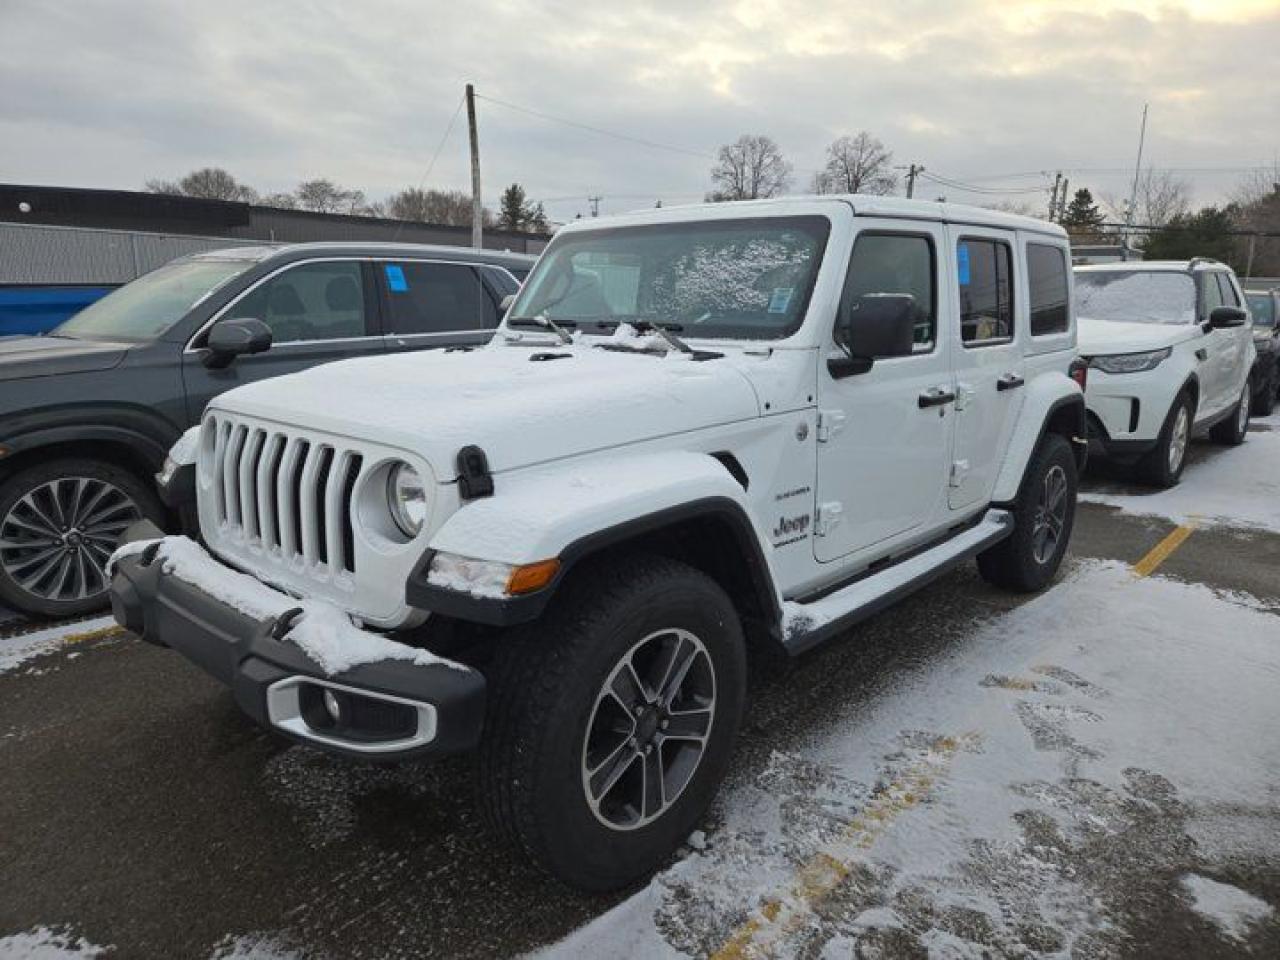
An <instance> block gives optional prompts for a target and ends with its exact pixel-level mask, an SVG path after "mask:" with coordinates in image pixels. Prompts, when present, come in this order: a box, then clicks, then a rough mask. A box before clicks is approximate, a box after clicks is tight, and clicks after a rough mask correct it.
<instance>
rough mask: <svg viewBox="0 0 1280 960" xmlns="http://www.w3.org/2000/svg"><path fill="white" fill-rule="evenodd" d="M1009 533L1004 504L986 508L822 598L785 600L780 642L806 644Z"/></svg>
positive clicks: (791, 647)
mask: <svg viewBox="0 0 1280 960" xmlns="http://www.w3.org/2000/svg"><path fill="white" fill-rule="evenodd" d="M1011 533H1013V515H1012V514H1011V513H1009V511H1008V510H988V511H987V513H986V515H985V516H984V517H983V518H982V521H981V522H980V523H978V524H977V525H976V526H973V527H969V528H968V529H967V530H963V531H961V532H960V533H958V534H956V535H955V536H954V537H952V538H951V539H949V540H945V541H943V542H942V543H940V544H938V545H937V546H936V547H933V548H932V549H929V550H926V551H924V552H923V553H918V554H916V555H914V556H912V557H909V558H907V559H906V560H903V561H902V562H900V563H896V564H894V565H893V566H891V567H887V568H885V569H884V570H881V571H880V572H879V573H875V574H872V575H870V576H867V577H864V578H863V579H861V580H858V581H856V582H854V583H851V584H849V586H847V587H843V588H841V589H839V590H837V591H835V592H834V593H829V594H827V595H826V596H824V597H823V598H822V599H820V600H814V601H813V602H812V603H797V602H796V601H794V600H787V601H785V602H784V603H783V604H782V638H783V643H784V644H785V645H786V648H787V650H788V651H789V652H791V653H801V652H802V651H804V650H808V649H809V648H810V647H813V646H816V645H817V644H819V643H821V642H822V641H824V640H826V639H828V638H829V637H832V636H834V635H835V634H837V633H840V632H841V631H843V630H847V629H848V628H849V627H851V626H853V625H854V624H855V623H857V622H858V621H860V620H865V619H866V618H867V617H870V616H872V615H873V614H876V613H879V612H880V611H881V610H883V609H884V608H885V607H888V606H891V605H893V604H895V603H897V602H898V601H899V600H901V599H902V598H903V597H905V596H907V595H908V594H910V593H913V592H915V591H916V590H918V589H919V588H920V587H922V586H924V585H925V584H926V583H928V582H929V581H930V580H932V579H934V578H935V577H939V576H941V575H942V574H944V573H946V572H947V571H948V570H950V569H951V568H952V567H954V566H955V565H956V564H959V563H963V562H964V561H965V560H968V559H970V558H971V557H974V556H977V555H978V554H979V553H981V552H982V551H983V550H986V549H987V548H988V547H990V546H992V545H994V544H996V543H999V542H1000V541H1001V540H1003V539H1004V538H1005V537H1007V536H1009V534H1011Z"/></svg>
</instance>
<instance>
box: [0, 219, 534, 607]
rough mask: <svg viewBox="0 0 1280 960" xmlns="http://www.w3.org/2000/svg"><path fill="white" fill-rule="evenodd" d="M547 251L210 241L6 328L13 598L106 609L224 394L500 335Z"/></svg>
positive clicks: (3, 531) (0, 457)
mask: <svg viewBox="0 0 1280 960" xmlns="http://www.w3.org/2000/svg"><path fill="white" fill-rule="evenodd" d="M532 262H533V258H531V257H526V256H523V255H515V254H498V253H488V252H480V251H473V250H466V249H459V248H442V247H426V246H415V245H408V244H398V245H392V244H327V243H309V244H299V245H296V246H286V247H276V248H265V247H259V248H238V249H231V250H222V251H215V252H209V253H201V254H196V255H194V256H189V257H185V258H182V259H180V260H176V261H174V262H172V263H170V264H168V265H167V266H164V267H162V268H160V269H158V270H155V271H153V272H151V273H148V274H146V275H145V276H143V277H140V278H139V279H137V280H135V281H133V282H132V283H129V284H126V285H125V286H123V287H121V288H120V289H119V290H116V291H115V292H113V293H111V294H108V295H107V296H106V297H104V298H102V299H101V300H99V301H97V302H96V303H94V304H92V305H90V306H89V307H87V308H85V309H84V310H83V311H82V312H80V313H79V314H77V315H76V316H74V317H72V318H71V319H70V320H68V321H67V322H65V323H63V324H62V325H61V326H59V327H57V328H56V329H55V330H54V331H52V332H51V333H50V334H48V335H45V336H39V337H8V338H2V339H0V601H2V602H4V603H6V604H9V605H10V606H13V607H16V608H18V609H20V610H23V611H26V612H29V613H35V614H42V615H47V616H65V615H71V614H78V613H84V612H86V611H88V610H92V609H95V608H97V607H100V606H103V605H105V603H106V588H107V581H106V576H105V574H104V571H103V565H104V563H105V561H106V559H107V557H108V556H109V555H110V553H111V550H112V549H113V548H114V546H115V543H116V541H117V539H118V538H119V535H120V533H121V532H123V530H124V529H125V527H126V526H128V525H129V524H130V523H131V522H133V521H134V520H137V519H139V518H141V517H146V518H148V519H150V520H153V521H155V522H157V523H162V522H164V520H165V518H166V513H165V510H164V508H163V506H162V504H161V503H160V502H159V501H158V500H157V498H156V494H155V491H154V488H153V484H152V479H151V478H152V475H153V474H154V473H155V471H156V469H157V468H158V467H160V465H161V463H162V461H163V460H164V457H165V452H166V450H168V448H169V447H170V445H171V444H172V443H173V442H174V440H175V439H176V438H177V437H178V435H179V434H181V433H182V432H183V431H184V430H185V429H186V428H187V427H188V426H190V425H191V424H193V423H196V422H198V421H199V419H200V416H201V414H202V413H203V412H204V409H205V405H206V404H207V403H208V402H209V400H210V399H211V398H212V397H215V396H217V395H218V394H220V393H222V392H223V391H224V390H228V389H230V388H232V387H235V386H239V385H241V384H245V383H251V382H254V381H258V380H263V379H265V378H268V377H275V376H279V375H280V374H285V373H292V372H294V371H297V370H302V369H305V368H307V367H311V366H314V365H315V364H319V363H324V362H326V361H329V360H335V359H338V358H342V357H353V356H372V355H380V354H386V353H399V352H404V351H416V350H422V349H426V348H430V347H448V346H465V345H476V344H480V343H483V342H484V341H486V340H487V339H488V338H489V337H490V336H492V332H493V329H494V328H495V327H496V326H497V324H498V303H499V302H500V300H501V298H502V297H504V296H506V295H508V294H510V293H513V292H514V291H515V290H517V289H518V288H519V283H518V281H517V278H516V276H515V275H514V274H515V273H516V272H520V271H523V270H527V269H528V267H529V266H530V264H531V263H532ZM374 386H375V385H373V384H370V385H369V389H373V388H374Z"/></svg>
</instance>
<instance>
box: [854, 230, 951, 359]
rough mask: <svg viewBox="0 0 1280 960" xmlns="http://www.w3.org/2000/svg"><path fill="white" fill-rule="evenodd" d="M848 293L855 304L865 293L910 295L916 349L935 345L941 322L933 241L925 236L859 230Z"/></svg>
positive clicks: (929, 347) (890, 295) (869, 294)
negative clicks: (937, 308) (861, 231)
mask: <svg viewBox="0 0 1280 960" xmlns="http://www.w3.org/2000/svg"><path fill="white" fill-rule="evenodd" d="M844 296H845V303H847V304H848V305H849V306H850V307H851V308H854V307H856V305H857V303H858V301H859V300H861V299H863V298H865V297H904V296H905V297H909V298H910V299H911V302H912V310H913V313H914V314H915V340H914V342H915V349H916V350H917V351H918V352H927V351H928V350H930V349H932V348H933V343H934V339H935V337H936V336H937V326H938V319H937V310H936V308H935V306H934V303H935V301H936V297H935V296H934V268H933V243H932V242H931V241H930V240H929V238H928V237H921V236H908V235H901V234H891V233H862V234H859V235H858V240H857V242H856V243H855V244H854V246H853V255H852V256H851V257H850V259H849V274H848V277H847V278H846V279H845V289H844ZM854 317H855V318H856V317H857V314H856V313H855V314H854ZM855 322H856V319H855Z"/></svg>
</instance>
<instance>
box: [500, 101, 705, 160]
mask: <svg viewBox="0 0 1280 960" xmlns="http://www.w3.org/2000/svg"><path fill="white" fill-rule="evenodd" d="M476 97H477V98H479V99H481V100H488V101H489V102H490V103H496V104H497V105H498V106H500V107H506V108H507V109H508V110H515V111H516V112H517V113H527V114H528V115H529V116H531V117H538V118H540V119H542V120H549V121H551V122H552V123H560V124H564V125H565V126H566V127H576V128H577V129H579V130H587V131H589V132H591V133H597V134H599V135H600V136H603V137H613V138H614V139H615V140H625V141H627V142H629V143H638V144H640V145H641V146H645V147H652V148H653V149H655V150H668V151H670V152H671V153H682V154H684V155H685V156H689V157H698V158H699V159H701V160H715V159H716V158H715V157H714V156H713V155H712V154H709V153H701V152H700V151H697V150H690V149H688V148H687V147H677V146H673V145H671V144H669V143H658V142H657V141H656V140H646V139H644V138H643V137H633V136H631V135H630V134H627V133H618V132H617V131H616V130H604V129H601V128H600V127H593V126H591V125H590V124H588V123H579V122H578V121H577V120H569V119H567V118H565V117H557V116H554V115H553V114H550V113H543V112H542V111H541V110H534V109H532V108H530V107H522V106H520V105H519V104H515V103H508V102H507V101H506V100H499V99H498V98H497V97H489V96H486V95H484V94H482V93H477V94H476Z"/></svg>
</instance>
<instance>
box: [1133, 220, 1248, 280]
mask: <svg viewBox="0 0 1280 960" xmlns="http://www.w3.org/2000/svg"><path fill="white" fill-rule="evenodd" d="M1234 212H1235V211H1234V208H1232V207H1230V206H1228V207H1221V208H1220V207H1205V208H1204V209H1202V210H1197V211H1196V212H1195V213H1192V214H1179V215H1178V216H1176V217H1174V218H1173V219H1172V220H1170V221H1169V222H1168V223H1167V224H1165V225H1164V226H1163V227H1161V228H1160V229H1159V230H1156V231H1154V232H1153V233H1152V234H1151V235H1150V236H1149V237H1148V238H1147V242H1146V243H1145V244H1144V245H1143V247H1142V255H1143V257H1144V258H1145V259H1147V260H1190V259H1191V258H1192V257H1212V258H1213V259H1214V260H1221V261H1223V262H1224V263H1231V264H1232V265H1233V266H1234V265H1236V264H1235V263H1234V262H1233V261H1234V260H1235V259H1237V257H1236V254H1237V253H1238V252H1239V251H1238V250H1237V245H1236V244H1235V242H1234V240H1233V238H1232V236H1231V232H1230V231H1231V229H1232V226H1233V223H1232V214H1233V213H1234ZM1239 266H1240V267H1243V266H1244V265H1243V264H1239Z"/></svg>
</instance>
